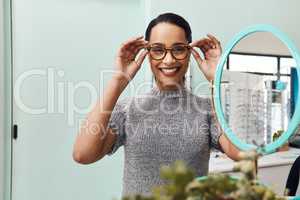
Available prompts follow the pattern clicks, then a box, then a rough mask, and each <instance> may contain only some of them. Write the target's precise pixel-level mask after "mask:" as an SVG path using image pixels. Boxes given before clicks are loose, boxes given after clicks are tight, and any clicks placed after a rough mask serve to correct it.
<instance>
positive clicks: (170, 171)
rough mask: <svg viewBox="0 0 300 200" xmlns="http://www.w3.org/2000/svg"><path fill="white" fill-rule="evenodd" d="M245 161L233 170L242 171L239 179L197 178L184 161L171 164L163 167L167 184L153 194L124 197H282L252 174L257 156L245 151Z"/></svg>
mask: <svg viewBox="0 0 300 200" xmlns="http://www.w3.org/2000/svg"><path fill="white" fill-rule="evenodd" d="M241 157H242V158H243V160H242V161H240V162H238V163H236V165H235V167H234V170H235V171H239V172H241V174H242V176H241V177H240V178H233V177H230V176H229V175H227V174H222V173H219V174H209V175H208V176H207V177H206V178H203V177H202V178H196V177H195V173H194V172H193V171H192V170H191V169H189V168H188V167H187V166H186V165H185V164H184V163H183V162H182V161H176V162H175V163H174V164H173V165H172V166H162V168H161V171H160V172H161V178H162V179H165V180H167V182H168V183H167V184H165V185H161V186H157V187H155V188H154V189H153V191H152V195H151V196H147V197H143V196H142V195H135V196H131V197H123V198H122V200H283V199H285V198H283V197H278V196H276V194H275V193H274V192H273V191H272V190H270V189H268V188H267V187H266V186H264V185H262V184H259V183H258V181H257V180H256V179H255V177H256V176H254V175H253V171H254V164H253V163H254V162H255V161H256V159H257V155H256V154H255V153H253V152H248V153H244V152H243V155H242V156H241Z"/></svg>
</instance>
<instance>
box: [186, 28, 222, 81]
mask: <svg viewBox="0 0 300 200" xmlns="http://www.w3.org/2000/svg"><path fill="white" fill-rule="evenodd" d="M190 46H191V47H192V50H191V51H192V54H193V56H194V58H195V59H196V61H197V63H198V66H199V68H200V70H201V71H202V72H203V74H204V76H205V77H206V79H207V80H208V81H211V80H213V79H214V77H215V72H216V68H217V65H218V62H219V59H220V56H221V54H222V48H221V43H220V42H219V41H218V40H217V38H215V37H214V36H213V35H210V34H207V38H203V39H200V40H197V41H194V42H192V43H191V44H190ZM195 48H199V49H200V50H201V51H202V53H203V55H204V58H202V57H201V56H200V54H199V53H198V52H197V51H196V50H195Z"/></svg>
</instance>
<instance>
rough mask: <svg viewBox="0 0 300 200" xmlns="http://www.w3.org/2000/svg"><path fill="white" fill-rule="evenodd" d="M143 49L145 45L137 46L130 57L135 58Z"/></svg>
mask: <svg viewBox="0 0 300 200" xmlns="http://www.w3.org/2000/svg"><path fill="white" fill-rule="evenodd" d="M142 49H144V45H140V46H139V47H136V49H135V50H134V51H133V52H132V54H131V57H130V59H131V60H135V58H136V56H137V55H138V53H139V52H140V51H141V50H142Z"/></svg>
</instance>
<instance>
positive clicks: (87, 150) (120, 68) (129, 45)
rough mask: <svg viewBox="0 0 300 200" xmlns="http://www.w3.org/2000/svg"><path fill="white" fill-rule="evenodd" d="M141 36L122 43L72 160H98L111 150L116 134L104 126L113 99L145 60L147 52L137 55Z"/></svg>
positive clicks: (87, 162) (81, 131) (117, 96)
mask: <svg viewBox="0 0 300 200" xmlns="http://www.w3.org/2000/svg"><path fill="white" fill-rule="evenodd" d="M146 43H147V42H146V41H145V40H143V39H142V37H137V38H132V39H130V40H128V41H127V42H125V43H124V44H123V45H122V46H121V48H120V49H119V51H118V54H117V57H116V67H117V70H116V71H117V73H116V74H115V75H114V76H113V78H112V79H111V80H110V81H109V83H108V86H107V87H106V89H105V90H104V94H103V96H102V98H100V100H99V101H98V102H97V103H96V105H95V106H94V108H93V109H92V111H91V112H90V113H89V114H88V116H87V118H86V120H85V123H84V124H82V126H81V128H80V131H79V134H78V136H77V138H76V141H75V144H74V147H73V159H74V160H75V161H76V162H78V163H81V164H89V163H93V162H96V161H97V160H99V159H101V158H102V157H103V156H105V155H106V154H107V153H109V152H110V150H111V149H112V146H113V144H115V142H116V140H117V135H116V134H115V133H113V131H112V129H110V128H107V126H108V122H109V120H110V117H111V112H112V110H113V109H114V107H115V105H116V102H117V100H118V98H119V96H120V95H121V93H122V92H123V90H124V89H125V88H126V86H127V85H128V83H129V81H130V80H132V79H133V77H134V76H135V74H136V73H137V71H138V70H139V68H140V66H141V64H142V62H143V61H144V59H145V57H146V55H147V51H146V50H144V51H143V52H142V53H141V54H140V55H139V56H138V58H137V59H136V60H135V58H136V57H137V54H138V53H139V51H140V50H141V49H143V48H144V47H145V45H146Z"/></svg>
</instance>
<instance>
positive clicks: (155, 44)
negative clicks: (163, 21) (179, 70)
mask: <svg viewBox="0 0 300 200" xmlns="http://www.w3.org/2000/svg"><path fill="white" fill-rule="evenodd" d="M153 46H162V47H163V49H164V50H165V54H164V55H163V56H162V57H161V58H159V59H157V58H154V57H153V56H152V55H151V53H149V55H150V57H151V58H152V59H153V60H163V59H164V58H165V57H166V55H167V53H168V51H170V53H171V55H172V57H173V58H174V59H175V60H184V59H186V58H187V57H188V55H189V54H188V53H187V54H186V56H185V57H184V58H180V59H178V58H176V56H174V55H173V51H172V50H173V48H174V46H183V47H185V48H187V49H188V51H190V50H191V49H192V47H191V46H190V45H188V44H184V43H182V44H176V45H174V46H173V47H171V48H166V47H165V46H164V45H160V44H157V43H154V44H151V45H148V46H147V47H145V49H146V50H148V52H150V50H151V48H152V47H153Z"/></svg>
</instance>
